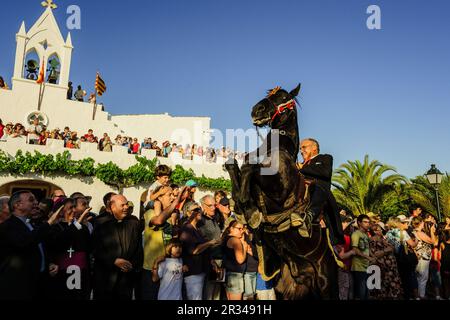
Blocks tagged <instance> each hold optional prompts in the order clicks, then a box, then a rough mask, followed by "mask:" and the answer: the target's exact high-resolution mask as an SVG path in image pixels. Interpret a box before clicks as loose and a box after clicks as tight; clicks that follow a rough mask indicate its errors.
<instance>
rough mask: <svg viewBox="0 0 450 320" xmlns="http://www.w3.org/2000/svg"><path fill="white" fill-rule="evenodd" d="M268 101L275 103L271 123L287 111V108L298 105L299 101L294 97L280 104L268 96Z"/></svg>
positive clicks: (293, 107) (292, 108)
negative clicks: (276, 103)
mask: <svg viewBox="0 0 450 320" xmlns="http://www.w3.org/2000/svg"><path fill="white" fill-rule="evenodd" d="M266 99H267V101H269V102H270V104H271V105H273V107H274V109H275V114H274V115H273V116H272V118H271V120H270V124H272V123H273V122H274V121H275V119H276V118H277V117H278V116H279V115H281V114H283V113H285V112H286V110H294V109H295V106H296V105H297V103H296V102H295V100H294V99H291V100H289V101H288V102H286V103H283V104H280V105H278V106H277V105H275V103H273V101H272V100H270V99H269V98H266Z"/></svg>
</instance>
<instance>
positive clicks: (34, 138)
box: [28, 118, 42, 144]
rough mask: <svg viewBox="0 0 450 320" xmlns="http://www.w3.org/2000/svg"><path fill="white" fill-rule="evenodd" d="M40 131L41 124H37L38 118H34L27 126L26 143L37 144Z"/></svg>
mask: <svg viewBox="0 0 450 320" xmlns="http://www.w3.org/2000/svg"><path fill="white" fill-rule="evenodd" d="M41 132H42V126H41V125H40V124H39V119H38V118H35V119H34V120H33V124H32V125H31V126H30V127H29V128H28V143H29V144H39V138H40V135H41Z"/></svg>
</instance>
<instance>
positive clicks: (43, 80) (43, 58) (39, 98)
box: [38, 56, 45, 111]
mask: <svg viewBox="0 0 450 320" xmlns="http://www.w3.org/2000/svg"><path fill="white" fill-rule="evenodd" d="M42 66H43V67H44V78H43V79H42V82H41V83H40V84H39V97H38V111H41V104H42V99H43V97H44V90H43V86H44V85H45V56H43V57H42V64H41V67H42ZM40 74H41V70H39V75H40ZM38 79H39V77H38Z"/></svg>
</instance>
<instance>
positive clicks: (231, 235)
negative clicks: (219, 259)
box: [223, 220, 248, 300]
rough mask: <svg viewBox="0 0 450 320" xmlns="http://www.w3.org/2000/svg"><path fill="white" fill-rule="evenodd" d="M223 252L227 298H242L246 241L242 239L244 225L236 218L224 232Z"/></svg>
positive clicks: (246, 249)
mask: <svg viewBox="0 0 450 320" xmlns="http://www.w3.org/2000/svg"><path fill="white" fill-rule="evenodd" d="M223 252H224V257H223V258H224V259H223V260H224V261H223V265H224V267H225V270H226V293H227V300H242V295H243V293H244V273H245V269H246V261H247V252H248V243H247V242H246V241H245V239H244V226H243V225H242V224H241V223H239V222H238V221H237V220H235V221H232V222H231V223H230V226H229V227H228V229H227V230H225V232H224V241H223Z"/></svg>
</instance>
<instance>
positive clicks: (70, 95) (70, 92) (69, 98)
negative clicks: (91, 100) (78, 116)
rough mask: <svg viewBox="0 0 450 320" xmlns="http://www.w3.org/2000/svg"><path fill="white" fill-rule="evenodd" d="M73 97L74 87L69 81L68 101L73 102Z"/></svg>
mask: <svg viewBox="0 0 450 320" xmlns="http://www.w3.org/2000/svg"><path fill="white" fill-rule="evenodd" d="M72 96H73V86H72V81H69V86H68V88H67V100H72Z"/></svg>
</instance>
